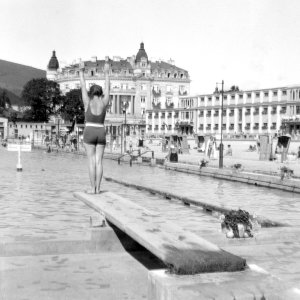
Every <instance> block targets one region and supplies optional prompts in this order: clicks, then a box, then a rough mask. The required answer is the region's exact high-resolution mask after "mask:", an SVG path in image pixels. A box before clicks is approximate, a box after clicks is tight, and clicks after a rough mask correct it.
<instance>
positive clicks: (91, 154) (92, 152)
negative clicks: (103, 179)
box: [84, 143, 96, 194]
mask: <svg viewBox="0 0 300 300" xmlns="http://www.w3.org/2000/svg"><path fill="white" fill-rule="evenodd" d="M84 147H85V150H86V154H87V157H88V167H89V177H90V182H91V189H90V190H89V191H88V192H89V193H91V194H95V193H96V146H95V145H91V144H86V143H84Z"/></svg>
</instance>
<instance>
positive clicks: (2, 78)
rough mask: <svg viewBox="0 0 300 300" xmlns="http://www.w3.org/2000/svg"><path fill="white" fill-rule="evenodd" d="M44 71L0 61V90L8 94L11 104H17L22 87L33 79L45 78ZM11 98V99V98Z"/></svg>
mask: <svg viewBox="0 0 300 300" xmlns="http://www.w3.org/2000/svg"><path fill="white" fill-rule="evenodd" d="M45 77H46V71H44V70H40V69H36V68H32V67H29V66H25V65H21V64H17V63H13V62H9V61H6V60H1V59H0V88H2V89H3V88H4V89H6V90H7V91H8V92H10V93H9V97H10V100H11V102H12V104H17V103H15V101H17V102H18V103H19V100H18V98H19V99H20V96H21V93H22V90H23V86H24V85H25V84H26V83H27V82H28V81H29V80H31V79H33V78H45ZM11 97H12V98H11Z"/></svg>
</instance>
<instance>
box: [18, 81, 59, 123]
mask: <svg viewBox="0 0 300 300" xmlns="http://www.w3.org/2000/svg"><path fill="white" fill-rule="evenodd" d="M22 98H23V100H24V102H25V105H28V106H29V107H30V108H29V109H28V110H27V111H26V114H25V115H26V117H27V119H28V121H35V122H48V121H49V118H50V116H51V115H56V114H57V112H58V109H59V108H60V105H61V103H62V99H63V97H62V95H61V93H60V89H59V84H58V83H56V82H55V81H51V80H48V79H46V78H39V79H32V80H30V81H28V82H27V83H26V84H25V86H24V88H23V91H22Z"/></svg>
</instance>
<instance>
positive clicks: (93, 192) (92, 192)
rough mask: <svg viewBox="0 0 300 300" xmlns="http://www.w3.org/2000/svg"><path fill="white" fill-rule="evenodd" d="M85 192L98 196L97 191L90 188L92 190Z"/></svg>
mask: <svg viewBox="0 0 300 300" xmlns="http://www.w3.org/2000/svg"><path fill="white" fill-rule="evenodd" d="M85 192H86V193H87V194H96V189H92V188H90V189H88V190H85Z"/></svg>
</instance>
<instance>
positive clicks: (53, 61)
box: [48, 51, 59, 70]
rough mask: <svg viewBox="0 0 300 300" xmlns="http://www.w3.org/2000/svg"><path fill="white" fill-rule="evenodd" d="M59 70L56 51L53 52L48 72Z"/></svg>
mask: <svg viewBox="0 0 300 300" xmlns="http://www.w3.org/2000/svg"><path fill="white" fill-rule="evenodd" d="M58 68H59V63H58V60H57V58H56V55H55V51H53V52H52V57H51V58H50V60H49V63H48V70H57V69H58Z"/></svg>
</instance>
